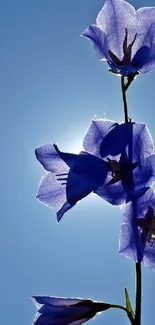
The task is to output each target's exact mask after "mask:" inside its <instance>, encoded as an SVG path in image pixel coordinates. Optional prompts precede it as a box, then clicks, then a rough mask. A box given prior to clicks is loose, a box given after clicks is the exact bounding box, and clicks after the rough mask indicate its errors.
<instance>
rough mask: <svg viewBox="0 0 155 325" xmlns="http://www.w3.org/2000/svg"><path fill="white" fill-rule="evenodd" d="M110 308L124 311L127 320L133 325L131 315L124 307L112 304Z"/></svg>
mask: <svg viewBox="0 0 155 325" xmlns="http://www.w3.org/2000/svg"><path fill="white" fill-rule="evenodd" d="M110 308H118V309H122V310H124V311H125V312H126V313H127V315H128V318H129V320H130V322H131V324H132V325H134V319H133V317H132V315H131V313H129V312H128V310H127V309H126V308H125V307H123V306H121V305H113V304H110Z"/></svg>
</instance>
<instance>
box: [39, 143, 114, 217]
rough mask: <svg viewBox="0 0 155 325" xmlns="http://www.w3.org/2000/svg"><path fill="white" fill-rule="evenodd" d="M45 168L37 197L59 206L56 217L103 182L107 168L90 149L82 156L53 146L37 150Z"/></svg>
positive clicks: (49, 204)
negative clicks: (90, 152)
mask: <svg viewBox="0 0 155 325" xmlns="http://www.w3.org/2000/svg"><path fill="white" fill-rule="evenodd" d="M35 154H36V158H37V159H38V160H39V162H40V163H41V164H42V165H43V167H44V168H45V170H46V171H48V173H46V175H45V176H43V178H42V179H41V181H40V184H39V189H38V193H37V198H38V199H39V200H40V201H41V202H43V203H44V204H46V205H47V206H48V207H55V208H57V210H58V212H57V220H58V221H60V219H61V218H62V216H63V214H64V213H65V212H66V211H67V210H69V209H71V208H72V207H73V206H74V205H75V204H76V203H77V202H78V201H79V200H81V199H83V198H84V197H86V196H87V195H88V194H90V193H91V192H95V193H96V191H97V189H98V188H99V187H100V186H101V185H103V184H104V181H105V178H106V176H107V172H108V167H107V166H106V164H105V163H104V161H103V160H102V159H99V158H98V157H95V156H93V155H91V154H89V153H87V152H84V151H82V152H80V154H79V155H77V154H71V153H65V152H61V151H60V150H59V149H58V147H57V146H56V145H55V144H54V145H50V144H47V145H43V146H42V147H40V148H37V149H36V150H35Z"/></svg>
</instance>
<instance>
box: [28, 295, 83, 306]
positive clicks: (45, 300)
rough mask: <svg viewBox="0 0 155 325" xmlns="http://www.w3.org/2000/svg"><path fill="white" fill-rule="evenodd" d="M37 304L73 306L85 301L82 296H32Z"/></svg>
mask: <svg viewBox="0 0 155 325" xmlns="http://www.w3.org/2000/svg"><path fill="white" fill-rule="evenodd" d="M31 299H32V300H33V302H34V303H35V305H36V306H37V308H38V305H39V308H40V307H41V306H42V305H53V306H72V305H75V304H77V303H79V302H81V301H83V299H82V298H65V297H64V298H59V297H49V296H33V297H32V298H31Z"/></svg>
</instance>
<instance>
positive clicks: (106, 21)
mask: <svg viewBox="0 0 155 325" xmlns="http://www.w3.org/2000/svg"><path fill="white" fill-rule="evenodd" d="M96 23H97V26H98V27H99V28H100V29H101V30H102V31H103V33H104V34H105V36H106V38H107V43H108V44H107V47H108V48H109V50H110V51H111V52H113V53H114V54H115V55H116V56H117V57H118V58H119V59H120V60H121V59H122V58H123V41H124V38H125V29H127V30H128V44H131V43H132V41H133V39H134V37H135V34H136V12H135V9H134V7H133V6H131V5H130V4H129V3H127V2H125V1H122V0H106V2H105V4H104V6H103V8H102V9H101V11H100V12H99V14H98V16H97V20H96Z"/></svg>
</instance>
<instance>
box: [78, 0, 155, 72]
mask: <svg viewBox="0 0 155 325" xmlns="http://www.w3.org/2000/svg"><path fill="white" fill-rule="evenodd" d="M82 35H83V36H85V37H87V38H88V39H90V40H91V41H92V42H93V43H94V47H95V50H96V53H97V56H98V57H99V58H100V59H101V60H105V61H107V62H108V64H109V66H110V67H111V70H112V71H113V72H114V73H116V74H120V75H122V76H131V75H132V74H135V73H138V72H139V73H145V72H149V71H151V70H152V69H153V68H154V67H155V7H145V8H140V9H138V10H137V11H135V9H134V7H133V6H131V5H130V4H129V3H128V2H126V1H123V0H106V2H105V4H104V6H103V8H102V9H101V11H100V12H99V14H98V16H97V19H96V25H91V26H89V27H88V28H87V29H86V30H85V31H84V32H83V33H82Z"/></svg>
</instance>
